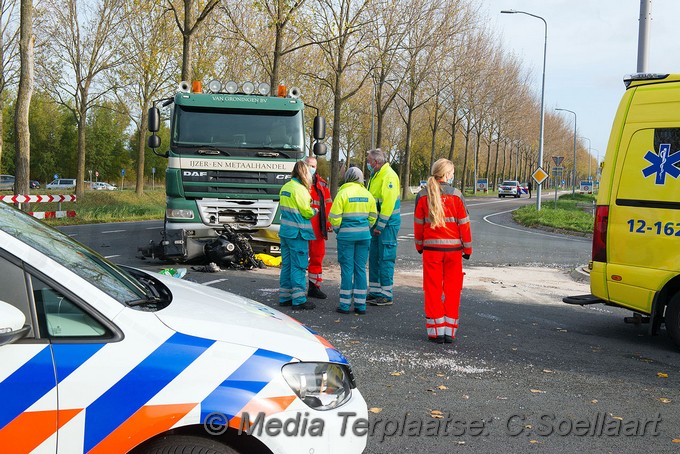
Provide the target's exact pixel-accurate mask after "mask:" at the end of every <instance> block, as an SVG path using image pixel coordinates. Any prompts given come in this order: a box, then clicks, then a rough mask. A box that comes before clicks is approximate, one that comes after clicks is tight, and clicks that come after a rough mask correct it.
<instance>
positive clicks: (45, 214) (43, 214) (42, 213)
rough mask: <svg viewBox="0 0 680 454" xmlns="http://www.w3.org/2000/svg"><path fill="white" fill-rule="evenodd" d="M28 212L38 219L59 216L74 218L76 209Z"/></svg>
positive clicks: (56, 217)
mask: <svg viewBox="0 0 680 454" xmlns="http://www.w3.org/2000/svg"><path fill="white" fill-rule="evenodd" d="M28 214H30V215H31V216H33V217H34V218H38V219H58V218H74V217H76V212H75V211H71V210H69V211H35V212H34V211H29V212H28Z"/></svg>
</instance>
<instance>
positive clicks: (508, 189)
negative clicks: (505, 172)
mask: <svg viewBox="0 0 680 454" xmlns="http://www.w3.org/2000/svg"><path fill="white" fill-rule="evenodd" d="M520 195H521V189H520V186H519V181H517V180H505V181H504V182H502V183H501V184H500V185H499V186H498V198H499V199H500V198H501V197H507V196H512V197H515V198H518V197H519V196H520Z"/></svg>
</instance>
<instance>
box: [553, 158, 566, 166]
mask: <svg viewBox="0 0 680 454" xmlns="http://www.w3.org/2000/svg"><path fill="white" fill-rule="evenodd" d="M552 159H553V162H554V163H555V165H556V166H559V165H560V164H562V161H563V160H564V156H553V157H552Z"/></svg>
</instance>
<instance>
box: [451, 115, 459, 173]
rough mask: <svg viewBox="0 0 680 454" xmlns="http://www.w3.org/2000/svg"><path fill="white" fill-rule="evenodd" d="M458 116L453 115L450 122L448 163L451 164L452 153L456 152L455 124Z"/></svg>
mask: <svg viewBox="0 0 680 454" xmlns="http://www.w3.org/2000/svg"><path fill="white" fill-rule="evenodd" d="M457 117H458V115H456V113H455V112H454V113H453V120H452V121H451V146H450V147H449V161H451V162H453V153H454V151H455V150H456V124H457V123H458V118H457Z"/></svg>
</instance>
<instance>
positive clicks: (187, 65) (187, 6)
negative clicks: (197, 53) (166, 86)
mask: <svg viewBox="0 0 680 454" xmlns="http://www.w3.org/2000/svg"><path fill="white" fill-rule="evenodd" d="M193 3H194V2H193V1H190V0H184V29H183V30H182V80H186V81H187V82H189V86H191V79H192V77H193V68H192V67H191V61H192V58H191V57H192V55H193V41H192V39H191V38H192V36H191V35H192V25H193V23H194V10H193V8H192V6H193Z"/></svg>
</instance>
